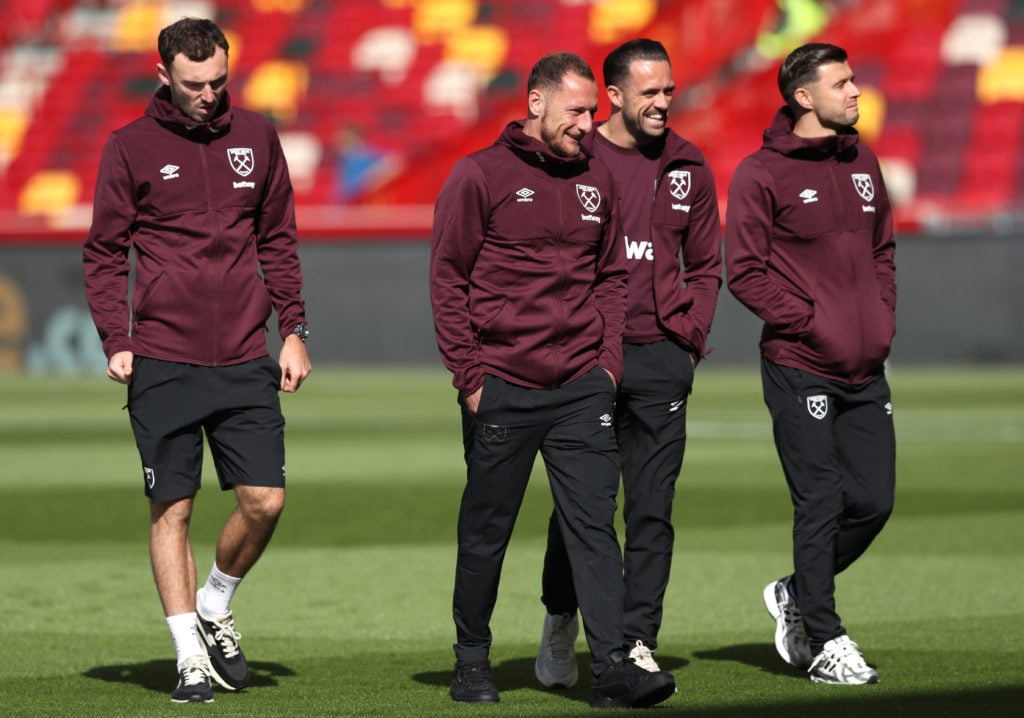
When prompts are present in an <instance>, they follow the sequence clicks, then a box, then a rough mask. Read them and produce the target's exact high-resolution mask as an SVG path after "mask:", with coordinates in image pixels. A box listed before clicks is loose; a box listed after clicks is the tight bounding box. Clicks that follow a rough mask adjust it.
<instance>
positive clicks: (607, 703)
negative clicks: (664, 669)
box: [590, 676, 676, 708]
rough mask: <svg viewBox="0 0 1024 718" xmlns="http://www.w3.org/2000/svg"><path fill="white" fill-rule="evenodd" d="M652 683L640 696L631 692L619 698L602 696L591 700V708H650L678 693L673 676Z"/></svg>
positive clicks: (645, 687)
mask: <svg viewBox="0 0 1024 718" xmlns="http://www.w3.org/2000/svg"><path fill="white" fill-rule="evenodd" d="M652 683H655V685H653V686H644V691H643V692H641V693H640V694H639V695H638V694H637V693H635V692H633V691H630V692H629V693H627V694H626V695H624V696H619V697H618V698H607V697H604V696H601V697H598V698H593V699H591V701H590V706H591V707H592V708H650V707H651V706H655V705H657V704H659V703H661V702H662V701H665V700H668V699H669V698H670V697H671V696H672V694H673V693H675V692H676V681H675V679H674V678H672V677H671V676H666V677H665V678H662V679H660V680H657V681H652Z"/></svg>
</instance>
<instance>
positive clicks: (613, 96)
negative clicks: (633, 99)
mask: <svg viewBox="0 0 1024 718" xmlns="http://www.w3.org/2000/svg"><path fill="white" fill-rule="evenodd" d="M608 99H609V100H610V101H611V103H612V107H613V108H615V109H618V110H621V109H622V90H620V89H619V87H618V85H608Z"/></svg>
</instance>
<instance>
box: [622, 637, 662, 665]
mask: <svg viewBox="0 0 1024 718" xmlns="http://www.w3.org/2000/svg"><path fill="white" fill-rule="evenodd" d="M629 655H630V656H631V657H632V658H633V663H635V664H637V665H638V666H640V667H641V668H643V669H644V670H645V671H656V670H658V663H657V662H656V661H655V660H654V654H653V653H652V652H651V649H650V648H648V647H647V646H646V645H645V644H644V642H643V641H637V642H636V646H635V647H634V648H633V650H632V651H630V652H629Z"/></svg>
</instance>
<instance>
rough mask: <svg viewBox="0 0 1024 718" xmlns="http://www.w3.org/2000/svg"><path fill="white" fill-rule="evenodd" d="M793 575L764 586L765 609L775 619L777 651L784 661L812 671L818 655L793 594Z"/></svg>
mask: <svg viewBox="0 0 1024 718" xmlns="http://www.w3.org/2000/svg"><path fill="white" fill-rule="evenodd" d="M792 580H793V577H792V576H786V577H785V578H780V579H779V580H778V581H773V582H771V583H769V584H768V585H767V586H765V587H764V607H765V608H767V609H768V613H769V615H771V617H772V618H774V619H775V650H776V651H778V652H779V655H780V656H782V660H784V661H785V662H786V663H788V664H789V665H791V666H795V667H796V668H809V667H810V665H811V661H812V660H813V659H814V656H812V655H811V642H810V640H808V638H807V631H806V629H805V628H804V618H803V616H801V615H800V609H799V608H797V607H796V601H794V600H793V596H792V595H791V594H790V592H789V584H790V581H792Z"/></svg>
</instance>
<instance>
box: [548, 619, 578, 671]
mask: <svg viewBox="0 0 1024 718" xmlns="http://www.w3.org/2000/svg"><path fill="white" fill-rule="evenodd" d="M571 621H572V618H558V619H557V621H556V622H555V623H554V624H553V625H552V626H551V639H550V641H548V649H549V650H550V651H551V655H552V656H553V657H554V658H555V659H557V660H560V661H564V660H568V659H569V658H570V657H571V656H572V653H573V650H574V648H575V641H573V640H572V639H570V637H569V630H568V628H569V623H570V622H571Z"/></svg>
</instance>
